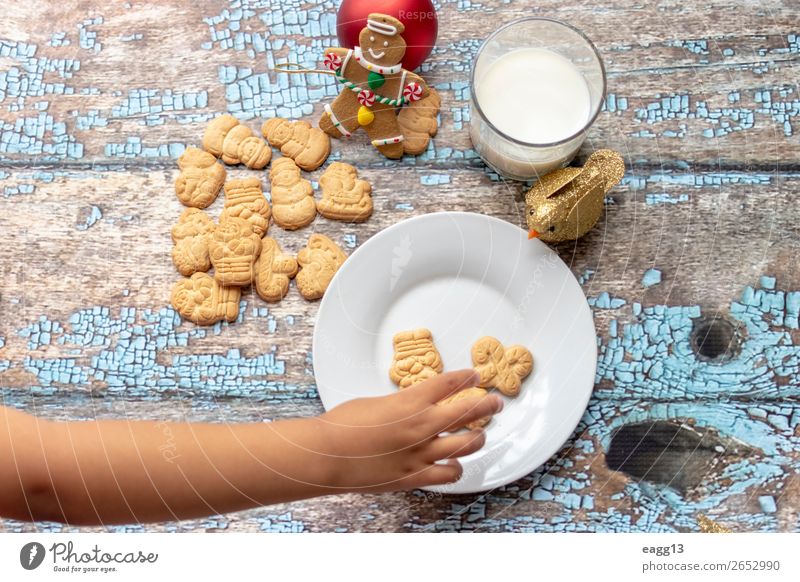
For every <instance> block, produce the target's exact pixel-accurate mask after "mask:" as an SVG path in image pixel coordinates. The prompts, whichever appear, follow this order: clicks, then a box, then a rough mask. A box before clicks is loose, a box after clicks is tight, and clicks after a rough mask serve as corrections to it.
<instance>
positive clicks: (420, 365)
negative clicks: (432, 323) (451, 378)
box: [389, 328, 444, 388]
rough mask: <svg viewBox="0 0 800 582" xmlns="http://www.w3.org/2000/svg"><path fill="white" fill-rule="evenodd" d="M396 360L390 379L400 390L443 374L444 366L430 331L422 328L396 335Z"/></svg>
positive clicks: (390, 371)
mask: <svg viewBox="0 0 800 582" xmlns="http://www.w3.org/2000/svg"><path fill="white" fill-rule="evenodd" d="M392 343H393V344H394V359H393V360H392V365H391V367H390V368H389V377H390V378H391V379H392V382H394V383H395V384H397V385H398V386H399V387H400V388H408V387H409V386H413V385H414V384H417V383H419V382H423V381H425V380H427V379H428V378H433V377H434V376H437V375H439V374H441V373H442V370H443V369H444V365H443V364H442V357H441V356H440V355H439V350H437V349H436V346H435V345H434V344H433V335H432V334H431V332H430V330H428V329H425V328H421V329H414V330H410V331H402V332H400V333H397V334H395V336H394V338H393V339H392Z"/></svg>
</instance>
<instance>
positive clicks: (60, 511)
mask: <svg viewBox="0 0 800 582" xmlns="http://www.w3.org/2000/svg"><path fill="white" fill-rule="evenodd" d="M476 381H477V375H476V374H474V372H473V371H472V370H464V371H461V372H453V373H450V374H443V375H441V376H439V377H437V378H434V379H431V380H428V381H427V382H423V383H421V384H419V385H417V386H413V387H411V388H407V389H405V390H402V391H400V392H398V393H396V394H392V395H390V396H383V397H377V398H361V399H357V400H353V401H350V402H347V403H345V404H343V405H341V406H338V407H336V408H334V409H333V410H331V411H330V412H327V413H325V414H323V415H321V416H319V417H315V418H301V419H294V420H281V421H276V422H273V423H259V424H191V423H167V422H160V423H158V422H149V421H124V420H108V421H88V422H54V421H46V420H40V419H37V418H36V417H33V416H30V415H27V414H24V413H21V412H18V411H15V410H11V409H8V408H4V407H0V475H2V478H0V515H2V516H5V517H10V518H14V519H20V520H52V521H62V522H66V523H70V524H113V523H133V522H149V521H165V520H172V519H188V518H194V517H199V516H204V515H210V514H216V513H226V512H230V511H237V510H241V509H247V508H252V507H256V506H259V505H268V504H272V503H280V502H285V501H292V500H296V499H303V498H308V497H314V496H318V495H326V494H331V493H342V492H348V491H350V492H352V491H370V492H372V491H391V490H398V489H409V488H413V487H420V486H424V485H434V484H443V483H448V482H452V481H455V480H457V479H458V478H459V476H460V474H461V467H460V465H459V464H458V462H457V461H454V460H451V461H449V462H448V464H434V461H437V460H441V459H455V458H456V457H460V456H464V455H467V454H470V453H472V452H474V451H476V450H478V449H479V448H480V447H481V446H483V443H484V435H483V432H482V431H471V432H466V433H459V434H456V435H448V436H438V435H439V434H440V433H441V432H444V431H447V430H455V429H457V428H460V427H462V426H464V425H466V424H467V423H469V422H472V421H474V420H477V419H479V418H482V417H484V416H490V415H492V414H494V413H496V412H498V411H499V410H500V409H501V408H502V400H501V399H500V398H499V397H497V396H494V395H488V396H485V397H483V398H475V399H469V400H466V399H465V400H462V401H458V402H454V403H451V404H447V405H444V406H436V405H435V403H436V402H438V401H439V400H441V399H443V398H445V397H446V396H448V395H449V394H451V393H453V392H455V391H457V390H459V389H460V388H463V387H467V386H472V385H474V383H475V382H476Z"/></svg>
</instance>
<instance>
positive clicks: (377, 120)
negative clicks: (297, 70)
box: [319, 13, 428, 159]
mask: <svg viewBox="0 0 800 582" xmlns="http://www.w3.org/2000/svg"><path fill="white" fill-rule="evenodd" d="M403 32H405V27H404V26H403V24H402V23H401V22H400V21H399V20H397V19H396V18H394V17H392V16H388V15H386V14H378V13H373V14H370V15H369V16H368V18H367V26H366V27H365V28H364V29H363V30H362V31H361V33H360V34H359V37H358V42H359V45H358V46H356V47H354V48H353V49H352V50H349V49H346V48H332V49H329V50H328V51H327V52H326V54H325V58H324V64H325V66H327V67H328V68H329V69H330V70H332V71H333V72H334V74H335V76H336V79H337V80H338V81H339V83H341V85H342V91H341V93H340V94H339V96H338V97H337V98H336V99H335V100H334V102H333V103H332V104H330V105H327V104H326V105H325V113H324V114H323V115H322V117H321V118H320V121H319V126H320V128H321V129H322V130H323V131H324V132H325V133H327V134H328V135H330V136H331V137H337V138H338V137H349V136H350V135H351V134H352V133H353V132H355V131H356V130H357V129H359V128H363V129H364V131H366V132H367V135H368V136H369V137H370V139H371V140H372V145H373V146H375V147H376V148H377V149H378V151H379V152H381V153H382V154H383V155H384V156H386V157H387V158H391V159H398V158H401V157H402V156H403V151H404V148H403V139H404V137H403V132H402V129H401V128H400V125H399V124H398V122H397V108H398V107H402V106H403V105H405V104H407V103H411V102H414V101H418V100H419V99H422V98H424V97H426V96H427V95H428V86H427V85H426V84H425V81H424V80H423V79H422V77H420V76H418V75H415V74H414V73H412V72H410V71H407V70H405V69H403V64H402V61H403V56H404V55H405V52H406V41H405V40H404V39H403V36H402V35H403Z"/></svg>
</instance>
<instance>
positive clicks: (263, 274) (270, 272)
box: [255, 237, 298, 303]
mask: <svg viewBox="0 0 800 582" xmlns="http://www.w3.org/2000/svg"><path fill="white" fill-rule="evenodd" d="M297 268H298V267H297V260H296V259H295V258H294V257H293V256H291V255H285V254H284V253H283V251H282V250H281V247H280V245H279V244H278V243H277V242H276V241H275V239H273V238H270V237H266V238H264V239H263V240H262V241H261V255H259V257H258V261H257V262H256V278H255V283H256V291H257V292H258V294H259V295H260V296H261V298H262V299H263V300H264V301H267V302H269V303H274V302H277V301H280V300H281V299H283V298H284V297H285V296H286V294H287V293H288V292H289V281H290V280H291V279H293V278H294V276H295V275H297Z"/></svg>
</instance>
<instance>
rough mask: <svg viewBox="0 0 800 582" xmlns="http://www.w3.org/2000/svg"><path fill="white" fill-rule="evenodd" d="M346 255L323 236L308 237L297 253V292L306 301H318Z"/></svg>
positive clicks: (345, 258) (315, 234) (313, 235)
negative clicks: (298, 270) (303, 246)
mask: <svg viewBox="0 0 800 582" xmlns="http://www.w3.org/2000/svg"><path fill="white" fill-rule="evenodd" d="M345 260H347V255H346V254H345V253H344V251H343V250H342V249H340V248H339V246H338V245H337V244H336V243H335V242H333V241H332V240H331V239H329V238H328V237H327V236H325V235H324V234H318V233H314V234H312V235H311V236H310V237H308V243H307V244H306V247H305V248H303V249H301V250H300V252H299V253H297V263H298V265H300V272H299V273H297V278H296V279H295V280H296V282H297V290H298V291H300V295H302V296H303V297H305V298H306V299H308V300H310V301H311V300H314V299H319V298H320V297H322V296H323V295H324V294H325V290H326V289H327V288H328V285H329V284H330V282H331V279H333V276H334V275H335V274H336V271H338V270H339V267H341V266H342V265H343V264H344V262H345Z"/></svg>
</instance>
